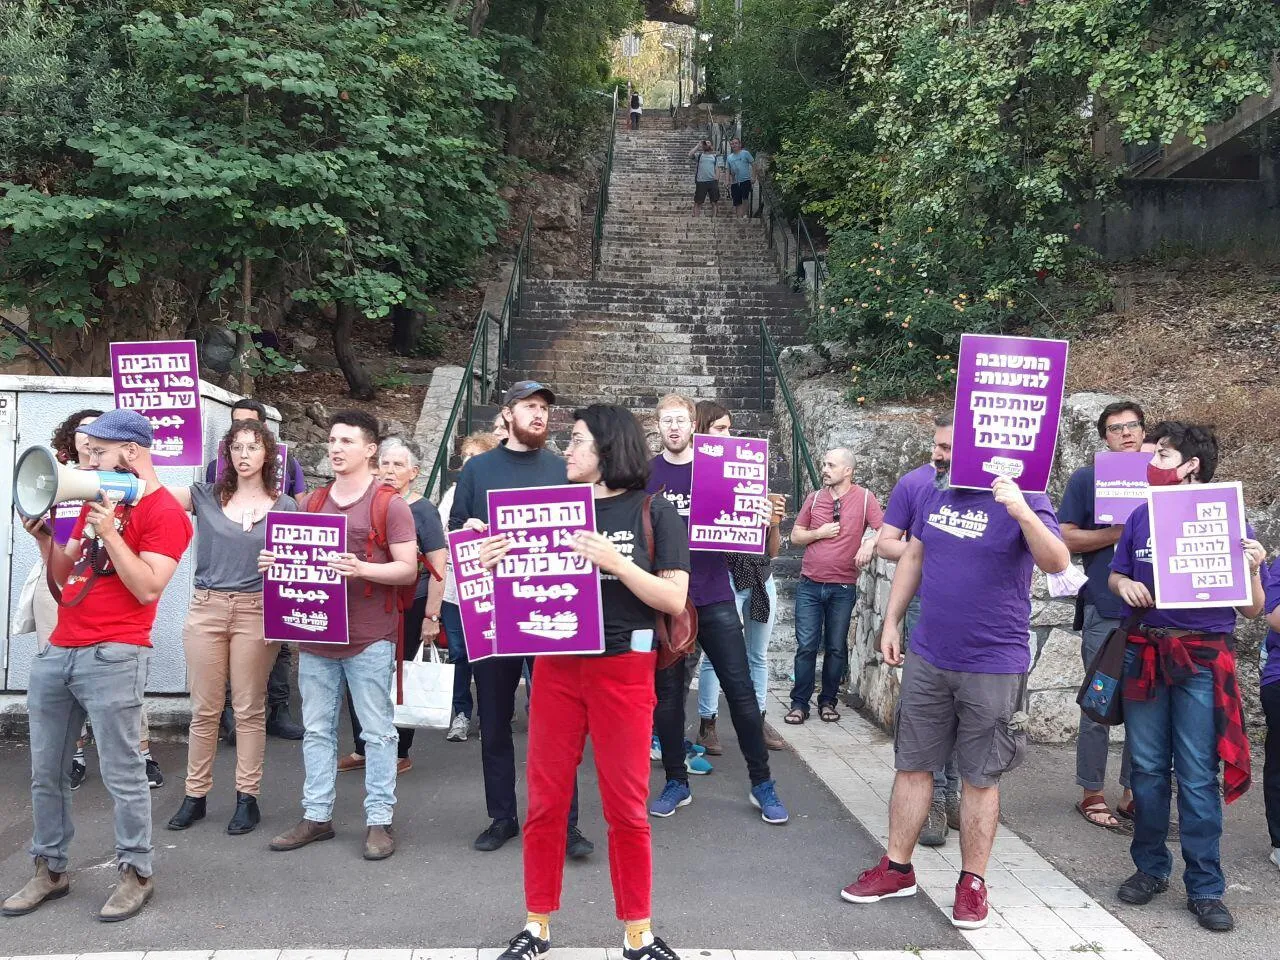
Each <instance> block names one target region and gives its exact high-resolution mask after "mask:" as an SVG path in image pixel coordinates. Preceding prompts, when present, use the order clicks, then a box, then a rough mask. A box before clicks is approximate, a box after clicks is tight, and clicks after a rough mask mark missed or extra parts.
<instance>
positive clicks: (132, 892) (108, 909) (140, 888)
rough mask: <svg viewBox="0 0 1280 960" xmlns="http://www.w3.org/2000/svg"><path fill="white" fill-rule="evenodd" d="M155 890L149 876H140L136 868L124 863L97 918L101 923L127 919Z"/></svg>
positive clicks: (136, 911) (141, 906) (140, 907)
mask: <svg viewBox="0 0 1280 960" xmlns="http://www.w3.org/2000/svg"><path fill="white" fill-rule="evenodd" d="M155 892H156V885H155V882H154V881H153V880H152V878H151V877H140V876H138V871H137V870H135V869H134V868H133V867H131V866H128V865H125V866H123V867H121V868H120V882H119V883H117V884H116V888H115V889H114V890H112V891H111V896H109V897H107V902H106V903H104V904H103V905H102V909H101V910H99V911H98V919H99V920H101V921H102V922H103V923H115V922H116V921H117V920H128V919H129V918H130V917H132V916H134V915H135V914H137V913H138V911H139V910H141V909H142V908H143V907H145V906H146V905H147V901H148V900H150V899H151V895H152V894H153V893H155Z"/></svg>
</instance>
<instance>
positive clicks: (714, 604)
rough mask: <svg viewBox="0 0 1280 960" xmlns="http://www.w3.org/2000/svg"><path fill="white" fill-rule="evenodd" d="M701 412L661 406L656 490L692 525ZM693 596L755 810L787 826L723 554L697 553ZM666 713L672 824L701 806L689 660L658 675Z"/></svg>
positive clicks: (662, 805)
mask: <svg viewBox="0 0 1280 960" xmlns="http://www.w3.org/2000/svg"><path fill="white" fill-rule="evenodd" d="M695 416H696V411H695V408H694V405H693V401H692V400H690V399H689V398H688V397H682V396H678V395H676V394H671V395H668V396H666V397H663V398H662V399H661V400H660V401H658V409H657V419H658V427H659V430H660V431H661V435H662V446H663V450H662V453H660V454H659V455H658V456H656V457H654V458H653V465H652V471H651V473H650V476H649V486H648V491H649V493H651V494H657V493H661V494H662V495H663V496H665V497H666V498H667V499H668V500H670V501H671V502H672V503H674V504H675V506H676V510H677V511H678V512H679V514H680V516H682V517H683V518H684V520H685V523H686V525H687V524H688V521H689V496H690V492H691V490H692V486H693V424H694V418H695ZM690 566H691V570H690V573H689V596H690V598H691V599H692V600H693V604H694V606H695V607H696V608H697V611H698V643H699V645H700V646H701V647H702V652H703V653H704V654H706V656H707V659H708V660H710V661H711V666H712V667H714V668H715V671H716V676H717V677H719V678H720V686H721V688H722V689H723V691H724V696H725V701H726V702H727V703H728V705H729V715H730V717H731V718H732V719H733V729H734V731H735V732H736V733H737V735H738V746H740V747H741V748H742V755H743V757H744V759H745V760H746V761H747V773H748V774H749V775H750V777H751V795H750V800H751V803H752V805H753V806H754V807H756V809H758V810H759V811H760V819H762V820H763V821H764V822H765V823H773V824H782V823H786V822H787V820H788V819H789V815H788V813H787V808H786V807H784V806H783V805H782V801H781V800H779V799H778V791H777V787H776V784H775V783H774V781H773V776H772V774H771V773H770V772H769V750H768V747H766V746H765V742H764V718H763V717H762V716H761V714H760V707H759V705H758V704H757V703H756V694H755V688H754V687H753V686H752V685H751V668H750V666H749V664H748V661H747V643H746V639H745V638H744V637H743V633H742V620H741V619H740V618H739V616H738V604H737V600H736V598H735V596H734V592H733V585H732V583H731V582H730V580H729V565H728V562H727V561H726V559H725V555H724V554H723V553H719V552H710V551H706V550H695V551H693V552H692V553H691V555H690ZM656 682H657V692H658V706H657V708H656V709H655V710H654V713H653V724H654V728H655V729H656V731H657V734H658V741H659V743H660V744H661V746H662V765H663V768H664V769H665V771H666V775H667V783H666V786H665V787H664V788H663V791H662V793H661V795H660V796H659V797H658V799H657V800H655V801H654V802H653V803H652V804H651V805H650V807H649V812H650V813H651V814H653V815H654V816H656V817H669V816H671V815H672V814H673V813H675V812H676V809H677V808H679V807H683V806H685V805H687V804H688V803H690V802H691V801H692V800H693V794H692V793H691V792H690V790H689V774H688V770H687V769H686V767H685V748H684V723H685V715H684V710H685V690H686V688H687V682H686V665H685V663H684V661H683V660H681V661H678V662H676V663H674V664H672V665H671V666H670V667H667V668H666V669H664V670H659V671H658V676H657V681H656Z"/></svg>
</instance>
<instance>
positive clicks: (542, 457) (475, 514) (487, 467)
mask: <svg viewBox="0 0 1280 960" xmlns="http://www.w3.org/2000/svg"><path fill="white" fill-rule="evenodd" d="M568 482H569V477H568V474H566V473H565V465H564V460H563V459H562V458H561V457H559V456H557V455H556V454H554V453H552V452H551V451H550V450H546V449H543V450H522V451H515V450H508V449H507V447H506V444H503V445H501V446H498V447H494V448H493V449H492V450H490V451H489V452H488V453H482V454H480V455H479V456H477V457H472V458H471V459H470V460H468V461H467V463H466V466H464V467H463V468H462V476H460V477H459V478H458V489H457V492H455V493H454V495H453V509H452V510H450V511H449V529H450V530H458V529H460V528H461V527H462V525H463V524H464V523H466V522H467V521H468V520H472V519H475V520H483V521H484V522H485V523H488V522H489V491H490V490H510V489H512V488H514V487H552V486H558V485H560V484H563V483H568Z"/></svg>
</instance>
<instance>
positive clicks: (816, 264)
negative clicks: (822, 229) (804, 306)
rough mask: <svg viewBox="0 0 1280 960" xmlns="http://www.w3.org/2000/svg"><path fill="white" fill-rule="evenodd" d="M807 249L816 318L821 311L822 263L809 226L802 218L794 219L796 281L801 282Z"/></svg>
mask: <svg viewBox="0 0 1280 960" xmlns="http://www.w3.org/2000/svg"><path fill="white" fill-rule="evenodd" d="M805 246H807V247H808V248H809V255H810V257H811V258H812V260H813V303H812V312H813V314H814V316H817V314H818V311H819V310H820V309H822V266H823V261H822V260H821V259H819V258H818V248H817V247H816V246H814V243H813V237H812V236H810V235H809V225H808V224H807V223H805V222H804V217H796V279H797V280H799V281H801V282H803V280H804V277H805V272H804V247H805Z"/></svg>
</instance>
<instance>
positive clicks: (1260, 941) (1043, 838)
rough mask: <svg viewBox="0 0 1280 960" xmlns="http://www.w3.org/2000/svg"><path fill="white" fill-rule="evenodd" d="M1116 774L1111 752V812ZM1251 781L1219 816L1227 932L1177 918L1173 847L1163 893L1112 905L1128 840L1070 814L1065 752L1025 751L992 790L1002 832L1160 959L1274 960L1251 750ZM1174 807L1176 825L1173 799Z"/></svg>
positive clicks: (1127, 868) (1177, 866) (1272, 911)
mask: <svg viewBox="0 0 1280 960" xmlns="http://www.w3.org/2000/svg"><path fill="white" fill-rule="evenodd" d="M1119 769H1120V751H1119V748H1118V747H1113V749H1112V756H1111V761H1110V763H1109V764H1108V774H1109V777H1110V780H1111V782H1110V783H1109V784H1108V788H1107V792H1108V799H1109V800H1110V801H1111V803H1112V804H1113V805H1114V804H1115V803H1116V802H1117V801H1118V800H1119V794H1120V789H1119V787H1118V786H1117V785H1116V780H1115V778H1116V776H1117V773H1118V771H1119ZM1253 777H1254V784H1253V786H1252V788H1250V790H1249V792H1248V793H1246V794H1245V795H1244V797H1243V798H1241V799H1240V800H1237V801H1236V802H1235V803H1233V804H1232V805H1231V806H1229V807H1227V808H1226V815H1225V827H1224V831H1223V838H1222V866H1223V870H1224V871H1225V873H1226V877H1227V896H1226V903H1227V906H1228V907H1230V909H1231V911H1232V913H1233V914H1234V915H1235V918H1236V929H1235V930H1234V931H1233V932H1231V933H1228V934H1220V933H1209V932H1208V931H1205V930H1202V929H1201V928H1200V927H1199V926H1198V925H1197V924H1196V921H1195V918H1194V917H1193V916H1192V915H1191V914H1190V913H1188V912H1187V909H1186V897H1187V894H1186V888H1185V887H1184V886H1183V884H1182V869H1183V864H1182V856H1181V852H1180V850H1179V848H1178V842H1177V840H1176V839H1175V840H1172V841H1171V842H1170V850H1171V851H1172V852H1173V858H1174V864H1173V877H1172V878H1171V882H1170V884H1169V891H1168V892H1167V893H1164V894H1162V895H1160V896H1159V897H1157V898H1156V899H1155V900H1153V901H1152V902H1151V903H1150V904H1148V905H1147V906H1145V907H1134V906H1130V905H1128V904H1125V903H1121V902H1120V901H1119V900H1118V899H1117V897H1116V889H1117V888H1118V887H1119V886H1120V883H1121V882H1122V881H1123V880H1124V879H1125V878H1126V877H1128V876H1129V875H1130V874H1131V873H1132V872H1133V870H1134V866H1133V861H1132V860H1131V859H1130V857H1129V836H1128V835H1125V834H1122V833H1116V832H1112V831H1107V830H1103V829H1100V828H1098V827H1094V826H1090V825H1089V824H1088V823H1086V822H1085V821H1084V820H1083V819H1082V818H1081V816H1080V815H1079V814H1078V813H1076V811H1075V809H1074V807H1073V806H1072V805H1073V804H1074V803H1075V801H1076V800H1078V799H1079V798H1080V792H1079V788H1078V787H1076V785H1075V744H1063V745H1052V746H1048V745H1035V746H1033V747H1032V748H1031V749H1030V750H1029V751H1028V758H1027V761H1026V762H1025V763H1024V764H1023V765H1022V766H1021V767H1020V768H1019V769H1018V770H1016V771H1014V773H1012V774H1010V775H1009V776H1008V777H1006V778H1005V779H1004V780H1003V781H1002V782H1001V785H1000V794H1001V809H1002V815H1003V818H1004V821H1005V823H1006V824H1008V826H1009V827H1010V828H1011V829H1013V830H1015V831H1016V832H1018V833H1019V834H1021V835H1022V836H1023V838H1024V839H1025V840H1027V841H1028V842H1029V843H1030V844H1031V845H1032V846H1034V847H1035V848H1036V849H1037V850H1038V851H1039V852H1040V854H1041V855H1042V856H1043V857H1045V858H1046V859H1048V860H1049V861H1050V862H1051V863H1053V865H1054V866H1055V867H1057V868H1058V869H1059V870H1060V871H1062V872H1063V873H1065V874H1066V875H1067V876H1069V877H1070V878H1071V879H1072V880H1074V881H1075V882H1076V883H1077V884H1079V885H1080V887H1081V888H1083V889H1084V890H1085V891H1086V892H1087V893H1088V894H1089V895H1090V896H1092V897H1094V898H1095V899H1096V900H1098V902H1099V903H1101V904H1103V906H1105V907H1106V908H1107V909H1108V910H1110V911H1111V912H1112V913H1114V914H1115V915H1116V916H1117V917H1119V918H1120V919H1121V920H1122V921H1123V922H1124V923H1125V924H1126V925H1128V926H1129V927H1130V928H1131V929H1132V930H1133V931H1134V932H1135V933H1137V934H1138V935H1139V936H1140V937H1142V938H1143V939H1144V940H1146V941H1147V943H1149V944H1151V946H1152V947H1153V948H1155V949H1156V950H1157V951H1158V952H1160V953H1161V954H1163V955H1164V956H1166V957H1170V958H1174V957H1176V958H1177V960H1222V958H1223V957H1226V956H1229V957H1231V958H1232V960H1274V958H1276V957H1277V956H1280V896H1278V895H1280V871H1277V870H1276V868H1275V866H1274V865H1273V864H1272V863H1271V862H1270V860H1269V859H1268V855H1269V854H1270V852H1271V845H1270V842H1269V840H1268V838H1267V824H1266V818H1265V815H1264V813H1263V803H1262V755H1261V752H1260V751H1255V752H1254V757H1253ZM1174 802H1175V814H1174V816H1175V819H1176V802H1177V801H1176V796H1175V801H1174Z"/></svg>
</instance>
